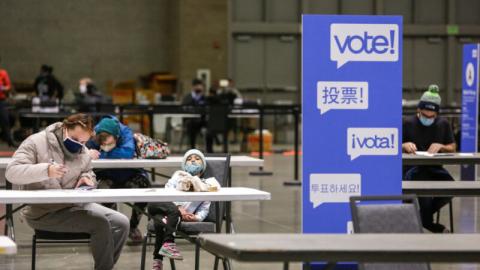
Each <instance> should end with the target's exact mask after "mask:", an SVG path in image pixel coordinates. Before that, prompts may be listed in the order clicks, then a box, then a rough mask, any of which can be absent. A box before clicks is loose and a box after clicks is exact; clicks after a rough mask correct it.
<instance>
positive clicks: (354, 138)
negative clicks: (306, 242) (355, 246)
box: [302, 15, 402, 233]
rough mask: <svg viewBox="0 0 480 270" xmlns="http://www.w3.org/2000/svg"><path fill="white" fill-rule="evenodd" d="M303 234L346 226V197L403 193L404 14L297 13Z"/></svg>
mask: <svg viewBox="0 0 480 270" xmlns="http://www.w3.org/2000/svg"><path fill="white" fill-rule="evenodd" d="M302 38H303V42H302V46H303V47H302V84H303V87H302V89H303V90H302V91H303V92H302V110H303V111H302V116H303V135H302V136H303V155H304V156H303V157H304V158H303V183H304V184H303V203H302V205H303V208H302V231H303V233H349V232H350V231H351V230H352V225H351V217H350V207H349V203H348V202H349V198H350V196H354V195H399V194H401V193H402V189H401V184H402V182H401V181H402V153H401V141H402V138H401V136H402V132H401V129H402V17H400V16H340V15H304V16H303V17H302Z"/></svg>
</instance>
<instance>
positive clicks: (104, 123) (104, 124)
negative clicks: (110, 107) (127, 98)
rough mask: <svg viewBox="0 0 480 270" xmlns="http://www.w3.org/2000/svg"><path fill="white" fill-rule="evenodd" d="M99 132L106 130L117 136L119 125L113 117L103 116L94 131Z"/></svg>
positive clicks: (118, 134)
mask: <svg viewBox="0 0 480 270" xmlns="http://www.w3.org/2000/svg"><path fill="white" fill-rule="evenodd" d="M101 132H106V133H108V134H110V135H113V136H114V137H116V138H118V137H119V136H120V125H119V124H118V122H117V121H115V119H112V118H103V119H102V120H101V121H100V123H98V124H97V126H96V127H95V133H97V134H100V133H101Z"/></svg>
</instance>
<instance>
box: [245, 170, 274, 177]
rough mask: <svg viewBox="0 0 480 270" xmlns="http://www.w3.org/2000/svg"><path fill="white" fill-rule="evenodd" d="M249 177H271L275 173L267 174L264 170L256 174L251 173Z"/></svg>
mask: <svg viewBox="0 0 480 270" xmlns="http://www.w3.org/2000/svg"><path fill="white" fill-rule="evenodd" d="M249 175H252V176H271V175H273V172H267V171H264V170H263V169H260V170H259V171H256V172H250V173H249Z"/></svg>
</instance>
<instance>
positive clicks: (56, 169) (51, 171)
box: [48, 159, 67, 178]
mask: <svg viewBox="0 0 480 270" xmlns="http://www.w3.org/2000/svg"><path fill="white" fill-rule="evenodd" d="M66 173H67V168H66V167H65V165H63V164H58V163H56V162H55V160H53V159H50V165H49V166H48V177H50V178H62V177H63V176H64V175H65V174H66Z"/></svg>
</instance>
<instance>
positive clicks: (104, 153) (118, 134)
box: [87, 116, 151, 244]
mask: <svg viewBox="0 0 480 270" xmlns="http://www.w3.org/2000/svg"><path fill="white" fill-rule="evenodd" d="M95 134H96V136H95V139H93V140H91V141H90V142H89V143H88V145H87V146H88V147H89V148H90V155H91V156H92V158H93V159H96V158H100V159H133V158H134V157H135V139H134V137H133V132H132V130H131V129H130V128H129V127H128V126H126V125H124V124H122V123H120V121H119V120H118V119H117V118H116V117H114V116H107V117H105V118H103V119H102V120H101V121H100V122H99V123H98V124H97V125H96V126H95ZM95 173H96V175H97V179H98V188H114V189H116V188H149V187H150V186H151V184H150V181H149V179H148V175H147V172H146V171H145V170H143V169H98V170H95ZM135 205H136V206H137V207H139V208H140V209H142V210H144V209H146V207H147V204H146V203H141V202H140V203H135ZM105 206H108V207H111V208H114V207H115V204H105ZM141 217H142V214H141V213H140V212H138V211H135V210H134V209H132V216H131V218H130V233H129V238H130V242H129V244H139V243H141V242H142V232H141V231H140V230H139V229H138V224H139V223H140V218H141Z"/></svg>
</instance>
